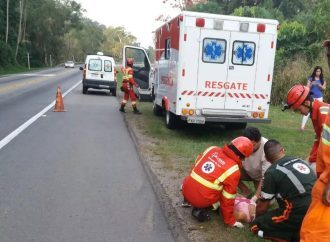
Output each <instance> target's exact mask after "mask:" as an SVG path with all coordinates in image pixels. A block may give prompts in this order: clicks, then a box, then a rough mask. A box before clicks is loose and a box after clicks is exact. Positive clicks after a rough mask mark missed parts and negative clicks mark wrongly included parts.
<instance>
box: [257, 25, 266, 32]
mask: <svg viewBox="0 0 330 242" xmlns="http://www.w3.org/2000/svg"><path fill="white" fill-rule="evenodd" d="M265 31H266V25H265V24H258V25H257V32H259V33H264V32H265Z"/></svg>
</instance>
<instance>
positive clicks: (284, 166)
mask: <svg viewBox="0 0 330 242" xmlns="http://www.w3.org/2000/svg"><path fill="white" fill-rule="evenodd" d="M264 151H265V156H266V159H267V160H268V161H269V162H270V163H271V164H272V165H271V166H270V167H269V168H268V170H267V171H266V173H265V176H264V181H263V184H262V188H261V195H260V197H261V198H260V199H259V202H258V204H257V209H256V219H255V220H254V221H253V222H252V223H251V225H250V229H251V231H252V232H253V233H255V234H257V235H258V236H259V237H261V238H265V239H269V240H272V241H289V242H296V241H297V242H298V241H299V230H300V227H301V223H302V221H303V218H304V216H305V214H306V212H307V209H308V207H309V205H310V202H311V190H312V187H313V185H314V182H315V180H316V176H315V173H314V172H313V171H312V170H311V167H310V166H309V165H308V164H307V163H306V162H305V161H303V160H300V159H296V158H293V157H288V156H286V155H285V152H284V148H283V147H282V145H281V144H280V143H279V142H278V141H276V140H268V141H267V142H266V144H265V146H264ZM273 198H276V200H277V203H278V208H277V209H274V210H271V211H268V212H267V209H268V207H269V205H270V201H271V200H272V199H273Z"/></svg>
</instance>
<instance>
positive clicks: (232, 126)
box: [225, 123, 247, 129]
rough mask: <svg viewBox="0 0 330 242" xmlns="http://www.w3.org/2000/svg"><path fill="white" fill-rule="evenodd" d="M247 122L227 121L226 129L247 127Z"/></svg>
mask: <svg viewBox="0 0 330 242" xmlns="http://www.w3.org/2000/svg"><path fill="white" fill-rule="evenodd" d="M246 125H247V123H226V124H225V127H226V129H245V128H246Z"/></svg>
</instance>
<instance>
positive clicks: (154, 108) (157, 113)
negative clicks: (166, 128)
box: [152, 101, 164, 116]
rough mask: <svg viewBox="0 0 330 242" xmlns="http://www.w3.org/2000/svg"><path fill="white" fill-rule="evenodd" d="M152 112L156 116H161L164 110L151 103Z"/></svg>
mask: <svg viewBox="0 0 330 242" xmlns="http://www.w3.org/2000/svg"><path fill="white" fill-rule="evenodd" d="M152 111H153V112H154V115H156V116H163V113H164V110H163V108H162V107H161V106H159V105H157V104H156V102H155V101H154V102H153V105H152Z"/></svg>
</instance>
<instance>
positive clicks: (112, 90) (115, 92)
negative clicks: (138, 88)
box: [110, 88, 117, 97]
mask: <svg viewBox="0 0 330 242" xmlns="http://www.w3.org/2000/svg"><path fill="white" fill-rule="evenodd" d="M110 93H111V94H112V96H114V97H115V96H117V90H116V88H111V89H110Z"/></svg>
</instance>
